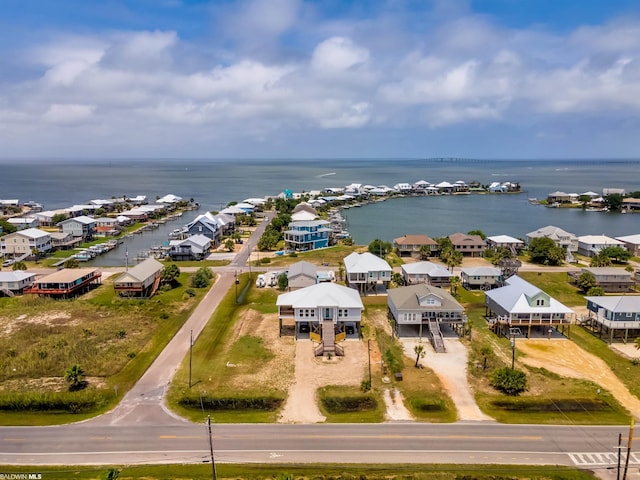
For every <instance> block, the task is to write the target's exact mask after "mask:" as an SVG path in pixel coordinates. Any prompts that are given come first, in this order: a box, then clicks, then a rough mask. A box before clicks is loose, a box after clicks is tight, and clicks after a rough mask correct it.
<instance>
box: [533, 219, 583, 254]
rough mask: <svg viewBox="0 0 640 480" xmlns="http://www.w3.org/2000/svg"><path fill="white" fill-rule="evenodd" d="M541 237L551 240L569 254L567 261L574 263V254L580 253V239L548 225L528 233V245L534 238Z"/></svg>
mask: <svg viewBox="0 0 640 480" xmlns="http://www.w3.org/2000/svg"><path fill="white" fill-rule="evenodd" d="M541 237H547V238H550V239H551V240H553V243H555V244H556V245H557V246H559V247H562V248H564V249H565V251H566V252H567V261H568V262H571V261H573V253H575V252H577V251H578V237H577V236H576V235H574V234H573V233H569V232H566V231H565V230H563V229H561V228H559V227H556V226H553V225H547V226H546V227H542V228H539V229H538V230H534V231H533V232H529V233H527V244H530V243H531V241H532V240H533V239H534V238H541Z"/></svg>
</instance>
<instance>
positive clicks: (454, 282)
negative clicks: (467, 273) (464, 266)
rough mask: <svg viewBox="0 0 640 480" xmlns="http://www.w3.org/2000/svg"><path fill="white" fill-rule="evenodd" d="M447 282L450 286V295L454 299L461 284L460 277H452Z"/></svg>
mask: <svg viewBox="0 0 640 480" xmlns="http://www.w3.org/2000/svg"><path fill="white" fill-rule="evenodd" d="M449 282H450V284H451V295H453V296H454V297H455V296H456V295H457V294H458V287H460V284H461V283H462V282H461V281H460V277H459V276H457V275H454V276H453V277H451V278H450V279H449Z"/></svg>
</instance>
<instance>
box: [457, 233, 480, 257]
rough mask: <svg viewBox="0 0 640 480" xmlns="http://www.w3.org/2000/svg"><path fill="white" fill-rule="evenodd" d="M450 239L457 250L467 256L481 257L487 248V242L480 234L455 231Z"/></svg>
mask: <svg viewBox="0 0 640 480" xmlns="http://www.w3.org/2000/svg"><path fill="white" fill-rule="evenodd" d="M449 240H451V244H452V245H453V249H454V250H455V251H456V252H460V253H462V255H464V256H467V257H481V256H482V252H484V249H485V248H486V243H485V241H484V240H483V239H482V237H481V236H480V235H467V234H465V233H459V232H458V233H453V234H451V235H449Z"/></svg>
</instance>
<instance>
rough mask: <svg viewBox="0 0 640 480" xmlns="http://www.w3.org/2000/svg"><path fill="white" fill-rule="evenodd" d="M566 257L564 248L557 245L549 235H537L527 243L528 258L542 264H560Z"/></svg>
mask: <svg viewBox="0 0 640 480" xmlns="http://www.w3.org/2000/svg"><path fill="white" fill-rule="evenodd" d="M565 258H566V252H565V250H564V248H562V247H559V246H557V245H556V244H555V242H554V241H553V240H552V239H550V238H549V237H538V238H534V239H533V240H531V242H530V243H529V259H530V260H531V261H532V262H533V263H541V264H543V265H560V264H562V262H563V261H564V259H565Z"/></svg>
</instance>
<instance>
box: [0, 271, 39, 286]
mask: <svg viewBox="0 0 640 480" xmlns="http://www.w3.org/2000/svg"><path fill="white" fill-rule="evenodd" d="M29 278H36V274H35V273H30V272H25V271H24V270H12V271H10V272H0V283H4V282H21V281H22V280H27V279H29Z"/></svg>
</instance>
